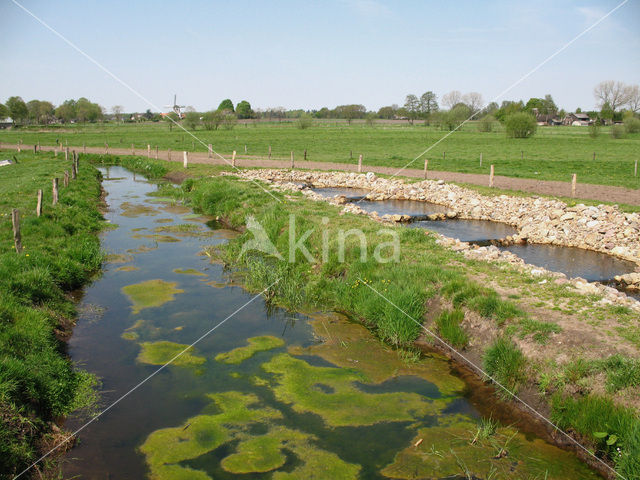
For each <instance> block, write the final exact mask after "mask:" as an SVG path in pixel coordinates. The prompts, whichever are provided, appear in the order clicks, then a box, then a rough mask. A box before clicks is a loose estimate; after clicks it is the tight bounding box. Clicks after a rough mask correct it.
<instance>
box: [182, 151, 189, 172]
mask: <svg viewBox="0 0 640 480" xmlns="http://www.w3.org/2000/svg"><path fill="white" fill-rule="evenodd" d="M188 164H189V157H188V155H187V151H186V150H184V151H183V152H182V165H183V166H184V168H187V165H188Z"/></svg>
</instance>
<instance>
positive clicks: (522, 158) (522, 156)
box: [520, 150, 524, 162]
mask: <svg viewBox="0 0 640 480" xmlns="http://www.w3.org/2000/svg"><path fill="white" fill-rule="evenodd" d="M520 161H522V162H524V150H520Z"/></svg>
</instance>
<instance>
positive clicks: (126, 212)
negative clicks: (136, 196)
mask: <svg viewBox="0 0 640 480" xmlns="http://www.w3.org/2000/svg"><path fill="white" fill-rule="evenodd" d="M120 208H122V213H121V214H120V215H122V216H123V217H129V218H137V217H139V216H141V215H152V216H153V215H157V214H158V211H157V210H156V209H155V208H151V207H148V206H146V205H140V204H134V203H130V202H123V203H121V204H120Z"/></svg>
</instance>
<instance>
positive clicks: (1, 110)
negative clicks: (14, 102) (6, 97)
mask: <svg viewBox="0 0 640 480" xmlns="http://www.w3.org/2000/svg"><path fill="white" fill-rule="evenodd" d="M8 116H9V109H8V108H7V107H6V105H4V104H2V103H0V120H4V119H5V118H7V117H8Z"/></svg>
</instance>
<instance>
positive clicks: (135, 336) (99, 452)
mask: <svg viewBox="0 0 640 480" xmlns="http://www.w3.org/2000/svg"><path fill="white" fill-rule="evenodd" d="M101 171H102V173H103V176H104V182H103V188H104V190H105V191H106V193H107V197H106V200H107V203H108V205H109V210H108V212H107V213H106V215H105V216H106V218H107V220H108V221H109V222H111V223H112V224H113V225H114V228H112V229H108V230H106V231H105V232H104V233H103V234H102V237H101V238H102V246H103V248H104V249H105V250H106V251H107V252H108V253H109V254H110V255H109V257H108V262H107V263H106V264H105V266H104V272H103V274H102V275H101V276H100V277H99V278H98V279H97V280H96V281H95V282H94V283H93V284H92V285H91V286H89V287H88V288H87V289H86V291H85V293H84V296H83V298H82V300H81V302H80V305H79V306H78V309H79V317H78V321H77V326H76V327H75V330H74V334H73V336H72V338H71V339H70V341H69V345H68V348H69V354H70V355H71V357H72V359H73V361H74V362H76V363H77V364H78V365H79V366H80V367H81V368H84V369H86V370H88V371H90V372H92V373H94V374H96V375H97V376H98V377H99V378H100V379H101V401H100V405H99V409H100V410H102V409H104V408H106V407H108V406H109V405H111V404H112V402H114V401H115V400H117V399H118V398H120V397H121V396H122V395H123V394H124V393H126V392H128V391H130V390H131V389H132V388H134V387H136V386H137V385H140V386H139V387H138V388H137V389H136V390H135V391H133V392H132V393H131V394H130V395H128V396H127V397H126V398H124V399H123V400H122V401H120V402H119V403H117V404H116V405H115V406H113V408H110V409H109V410H108V411H107V412H105V413H104V414H103V415H102V416H101V417H100V418H99V420H97V421H95V422H93V423H91V424H90V425H89V426H88V427H86V428H85V429H84V430H82V432H81V433H80V434H79V441H78V442H77V444H76V446H75V447H74V448H73V449H71V450H70V451H69V452H68V454H67V457H66V460H65V462H64V466H63V469H64V471H63V473H64V476H65V478H71V477H73V478H86V479H93V478H101V479H102V478H117V479H142V478H153V479H196V480H207V479H232V478H233V479H235V478H242V479H263V478H264V479H276V480H282V479H307V478H321V479H351V478H353V479H355V478H360V479H382V478H402V479H405V478H406V479H409V478H440V479H445V478H446V479H455V478H467V476H468V475H474V477H473V478H492V479H497V478H501V479H514V478H547V479H552V478H555V479H590V478H593V479H595V478H600V477H599V476H598V475H597V474H596V473H594V472H592V471H591V470H590V469H589V468H588V467H587V466H586V465H585V464H583V463H582V462H580V461H579V460H578V459H577V458H576V457H575V456H574V455H573V454H572V453H571V452H568V451H565V450H562V449H559V448H557V447H555V446H553V445H551V444H549V443H546V442H545V441H543V440H542V439H540V438H538V437H536V436H535V435H534V434H532V433H530V432H528V433H524V432H521V431H518V430H516V429H515V428H514V427H512V426H506V425H499V424H495V423H494V422H491V421H489V420H487V419H486V418H482V417H481V415H480V414H479V412H478V410H477V409H476V408H475V407H474V405H473V404H472V403H471V401H470V400H469V399H468V398H467V396H466V393H465V392H467V390H468V387H467V386H466V385H465V384H464V382H463V381H462V380H461V379H460V378H459V377H457V376H455V375H454V374H453V373H452V370H451V366H450V364H449V362H448V361H447V360H446V359H445V358H443V357H441V356H439V355H437V354H432V355H427V356H423V358H422V359H420V360H419V361H416V362H406V361H403V360H401V358H400V356H399V355H398V353H397V352H395V351H393V350H391V349H390V348H389V347H387V346H385V345H382V344H381V343H380V342H379V341H378V340H376V339H375V337H374V336H373V335H372V334H371V333H370V332H369V331H368V330H366V329H365V328H364V327H362V326H360V325H358V324H354V323H351V322H349V321H348V320H347V319H346V318H344V317H342V316H339V315H336V314H328V313H317V314H309V315H302V314H296V313H291V312H287V311H285V310H282V309H280V308H276V307H272V306H269V305H268V304H266V303H265V301H264V299H263V298H262V297H256V296H255V295H254V294H251V293H249V292H247V291H245V290H244V289H243V288H242V287H241V286H239V285H237V284H234V282H233V280H232V277H231V276H230V275H229V273H228V272H227V271H225V270H224V268H223V267H222V265H220V264H217V263H212V262H211V261H210V258H209V257H208V256H207V255H206V254H203V252H204V251H206V248H207V247H209V246H212V245H220V244H223V243H224V242H226V241H228V239H229V238H232V237H233V236H234V235H235V233H234V232H231V231H228V230H224V229H219V228H215V225H214V224H213V223H211V221H210V220H211V219H209V218H206V217H202V216H199V215H196V214H193V212H191V211H190V210H189V209H187V208H185V207H183V206H180V205H174V204H171V203H169V202H167V201H163V200H162V199H158V198H156V197H153V196H149V195H148V194H150V193H153V192H154V191H155V190H156V186H155V185H154V184H152V183H149V182H148V181H146V179H144V178H142V177H140V176H139V175H134V174H132V173H130V172H128V171H127V170H125V169H123V168H121V167H110V168H102V169H101ZM216 326H218V327H216ZM214 327H216V328H215V330H213V331H212V332H211V333H210V334H209V335H206V336H204V337H203V338H202V340H200V341H199V342H198V343H197V344H196V345H195V346H194V347H193V348H191V349H189V350H188V351H187V352H185V353H183V354H182V355H181V356H180V357H178V358H176V359H175V361H173V363H172V364H171V365H168V366H166V367H165V368H162V369H161V370H160V371H159V372H157V374H155V375H153V376H151V377H150V378H148V377H149V376H150V375H151V374H153V373H154V372H156V371H157V370H158V369H159V368H160V367H161V366H162V365H164V364H165V363H166V362H168V361H169V360H171V359H172V358H173V357H175V355H176V354H178V353H180V352H181V351H182V350H183V349H184V348H186V347H187V346H188V345H190V344H192V343H193V342H194V341H196V340H197V339H198V338H200V337H201V336H202V335H203V334H204V333H205V332H207V331H209V330H211V329H213V328H214ZM146 378H148V380H147V381H145V382H144V383H141V382H143V380H145V379H146ZM487 402H490V405H493V407H487V408H485V409H483V411H486V410H490V409H491V408H499V406H496V405H497V404H496V403H495V401H494V400H493V399H487ZM497 416H498V415H497ZM88 418H90V417H87V416H86V415H85V416H76V417H70V418H69V419H67V422H66V425H65V427H66V428H67V429H69V430H72V431H73V430H75V429H77V428H79V427H81V426H82V425H83V424H84V423H85V422H86V421H87V420H88ZM479 426H482V427H483V428H479ZM501 452H503V453H501ZM504 452H506V454H504Z"/></svg>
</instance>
